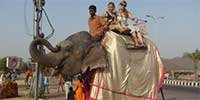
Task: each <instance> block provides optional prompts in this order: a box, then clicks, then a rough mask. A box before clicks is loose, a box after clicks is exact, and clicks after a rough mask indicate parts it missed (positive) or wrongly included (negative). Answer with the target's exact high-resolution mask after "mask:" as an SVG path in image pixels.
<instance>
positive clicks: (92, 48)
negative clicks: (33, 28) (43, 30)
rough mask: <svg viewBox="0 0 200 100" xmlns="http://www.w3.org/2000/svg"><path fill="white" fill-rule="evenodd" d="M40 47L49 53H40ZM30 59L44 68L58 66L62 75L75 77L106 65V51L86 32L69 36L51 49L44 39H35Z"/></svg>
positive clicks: (31, 47) (30, 49)
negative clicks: (45, 48) (43, 47)
mask: <svg viewBox="0 0 200 100" xmlns="http://www.w3.org/2000/svg"><path fill="white" fill-rule="evenodd" d="M40 46H45V47H47V48H48V49H49V50H50V52H49V53H47V54H46V53H44V52H41V50H40V48H39V47H40ZM29 51H30V55H31V57H32V58H33V59H34V60H35V61H36V62H38V63H40V64H42V65H44V66H46V67H55V66H58V69H59V70H58V71H59V72H61V73H62V74H63V75H70V76H73V75H76V74H79V73H83V72H85V71H86V70H87V69H88V67H90V70H92V69H96V68H101V67H106V66H107V65H108V61H107V57H106V51H105V49H104V48H103V47H102V46H101V44H99V43H97V42H95V41H94V40H93V38H92V37H91V36H90V35H89V33H88V32H86V31H81V32H78V33H75V34H73V35H71V36H69V37H68V38H67V39H65V40H63V41H61V42H60V43H58V44H57V45H56V47H53V46H52V45H51V44H50V43H49V42H48V41H47V40H45V39H41V38H40V39H35V40H33V41H32V43H31V45H30V48H29Z"/></svg>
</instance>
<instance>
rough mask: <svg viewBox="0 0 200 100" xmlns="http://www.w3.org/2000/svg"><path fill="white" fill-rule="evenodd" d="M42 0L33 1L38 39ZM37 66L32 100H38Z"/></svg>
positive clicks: (37, 66)
mask: <svg viewBox="0 0 200 100" xmlns="http://www.w3.org/2000/svg"><path fill="white" fill-rule="evenodd" d="M41 1H42V0H35V6H36V7H35V11H36V19H35V22H36V27H35V28H36V38H40V36H41V35H40V20H41V17H42V15H41V12H42V4H41ZM39 49H40V50H42V47H39ZM39 72H40V69H39V64H38V63H36V79H35V81H36V82H34V83H35V92H34V100H38V84H39Z"/></svg>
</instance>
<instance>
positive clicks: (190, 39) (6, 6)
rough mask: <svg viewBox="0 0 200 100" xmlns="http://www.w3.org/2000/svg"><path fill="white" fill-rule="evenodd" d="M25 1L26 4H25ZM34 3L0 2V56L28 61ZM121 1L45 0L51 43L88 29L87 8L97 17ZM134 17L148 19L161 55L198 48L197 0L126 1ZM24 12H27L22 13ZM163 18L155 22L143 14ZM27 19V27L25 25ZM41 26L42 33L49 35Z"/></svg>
mask: <svg viewBox="0 0 200 100" xmlns="http://www.w3.org/2000/svg"><path fill="white" fill-rule="evenodd" d="M25 1H27V2H25ZM32 1H33V0H0V34H1V36H0V57H4V56H20V57H23V58H25V59H27V58H28V57H30V56H29V52H28V47H29V44H30V42H31V40H32V37H31V36H29V35H27V33H33V29H32V19H33V5H32ZM109 1H114V2H115V3H116V5H117V7H118V4H119V2H120V0H46V5H45V8H46V10H47V12H48V14H49V17H50V19H51V21H52V24H53V25H54V27H55V30H56V31H55V35H54V36H53V38H51V39H50V42H51V43H53V44H56V43H57V42H59V41H61V40H63V39H65V38H66V37H67V36H69V35H70V34H72V33H73V32H78V31H81V30H88V24H87V21H88V16H89V14H88V6H89V5H90V4H95V5H96V6H97V7H98V14H102V13H103V11H105V10H106V9H107V3H108V2H109ZM127 1H128V9H129V10H130V11H131V12H132V13H133V14H134V16H136V17H139V18H141V19H147V20H148V21H149V23H148V29H149V32H150V34H149V35H148V36H147V37H148V38H149V39H151V40H152V41H154V42H155V44H156V45H157V46H158V48H159V50H160V53H161V56H163V57H167V58H172V57H176V56H182V54H183V53H184V52H192V51H194V50H195V49H196V48H199V49H200V39H199V38H200V19H199V18H200V7H199V5H200V0H127ZM24 12H26V13H25V14H24ZM147 14H150V15H153V16H155V17H159V16H164V17H165V19H163V20H157V22H155V21H154V20H152V19H151V18H146V17H145V15H147ZM24 15H26V17H27V22H28V27H29V30H28V28H26V27H25V26H26V25H25V19H24ZM43 23H44V32H45V33H46V34H48V33H49V32H50V30H49V27H48V26H47V25H46V24H45V23H46V21H45V19H44V20H43Z"/></svg>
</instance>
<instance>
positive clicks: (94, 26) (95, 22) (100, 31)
mask: <svg viewBox="0 0 200 100" xmlns="http://www.w3.org/2000/svg"><path fill="white" fill-rule="evenodd" d="M89 13H90V18H89V20H88V24H89V32H90V35H91V36H92V37H94V38H95V40H96V41H100V40H101V39H102V38H103V36H104V33H105V32H106V31H108V30H109V25H110V23H111V22H106V21H105V19H104V18H103V17H101V16H98V15H96V6H95V5H91V6H89Z"/></svg>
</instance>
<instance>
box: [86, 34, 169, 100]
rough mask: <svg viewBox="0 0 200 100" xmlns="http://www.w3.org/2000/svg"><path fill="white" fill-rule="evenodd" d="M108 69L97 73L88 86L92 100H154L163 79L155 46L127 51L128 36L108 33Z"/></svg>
mask: <svg viewBox="0 0 200 100" xmlns="http://www.w3.org/2000/svg"><path fill="white" fill-rule="evenodd" d="M105 38H106V42H105V45H106V51H107V56H108V61H109V67H107V68H104V70H97V71H96V73H95V76H94V80H93V82H92V84H91V86H92V87H91V93H90V99H91V100H156V99H157V94H158V90H159V89H160V87H161V86H162V83H163V79H164V77H163V76H164V72H165V70H164V66H163V64H162V62H161V59H160V56H159V52H158V49H157V47H156V46H155V44H153V42H151V41H150V40H148V39H144V40H145V42H146V44H147V47H148V48H147V49H137V50H136V49H128V48H127V45H128V44H130V43H133V42H132V39H131V37H130V36H125V35H120V34H116V33H114V32H107V33H106V35H105Z"/></svg>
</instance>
